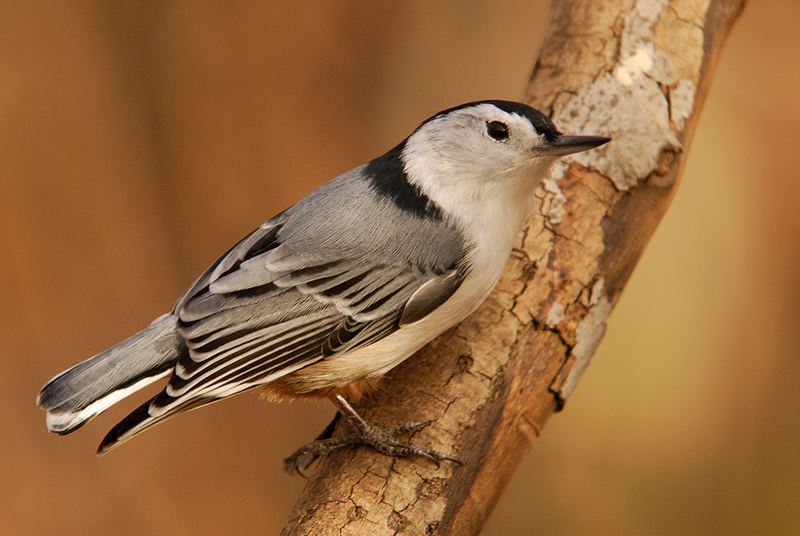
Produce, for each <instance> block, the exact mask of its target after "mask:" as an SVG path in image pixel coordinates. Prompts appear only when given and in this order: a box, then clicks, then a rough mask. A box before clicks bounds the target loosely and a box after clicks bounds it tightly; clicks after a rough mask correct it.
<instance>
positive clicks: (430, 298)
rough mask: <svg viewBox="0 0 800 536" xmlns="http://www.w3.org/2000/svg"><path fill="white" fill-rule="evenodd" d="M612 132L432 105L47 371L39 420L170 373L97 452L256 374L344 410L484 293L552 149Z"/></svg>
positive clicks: (500, 110) (89, 411)
mask: <svg viewBox="0 0 800 536" xmlns="http://www.w3.org/2000/svg"><path fill="white" fill-rule="evenodd" d="M607 141H609V139H608V138H604V137H598V136H567V135H563V134H561V133H559V132H558V130H557V129H556V128H555V126H554V125H553V123H552V122H551V121H550V120H549V119H548V118H547V117H546V116H545V115H544V114H542V113H541V112H539V111H537V110H534V109H533V108H531V107H529V106H526V105H524V104H520V103H516V102H509V101H500V100H488V101H479V102H471V103H468V104H464V105H461V106H457V107H455V108H450V109H448V110H445V111H443V112H440V113H438V114H436V115H434V116H433V117H431V118H430V119H428V120H426V121H425V122H423V123H422V124H421V125H420V126H419V127H418V128H417V129H416V130H415V131H414V132H413V133H412V134H411V135H410V136H409V137H408V138H406V139H405V140H404V141H402V142H401V143H400V144H399V145H397V146H396V147H394V148H393V149H391V150H390V151H389V152H387V153H386V154H384V155H383V156H380V157H378V158H376V159H374V160H372V161H370V162H369V163H367V164H364V165H361V166H359V167H356V168H354V169H352V170H350V171H348V172H346V173H343V174H342V175H340V176H338V177H336V178H335V179H333V180H331V181H330V182H328V183H326V184H324V185H323V186H321V187H319V188H318V189H316V190H315V191H313V192H311V193H310V194H309V195H308V196H307V197H305V198H304V199H302V200H301V201H299V202H298V203H297V204H296V205H294V206H292V207H291V208H289V209H287V210H285V211H284V212H282V213H280V214H279V215H277V216H275V217H274V218H272V219H271V220H269V221H268V222H266V223H265V224H263V225H261V226H260V227H259V228H258V229H256V230H255V231H253V232H252V233H251V234H249V235H248V236H247V237H245V238H244V239H243V240H242V241H240V242H239V243H238V244H236V245H235V246H233V248H231V249H230V250H229V251H228V252H227V253H225V254H224V255H223V256H222V257H221V258H220V259H219V260H217V262H215V263H214V264H212V265H211V267H209V268H208V270H206V271H205V273H203V274H202V275H201V276H200V277H199V278H198V279H197V280H196V281H195V282H194V283H193V284H192V285H191V287H189V290H187V291H186V293H185V294H184V295H183V296H181V298H180V299H179V300H178V302H177V304H176V305H175V307H174V308H173V309H172V312H170V313H169V314H165V315H163V316H161V317H159V318H157V319H156V320H155V321H154V322H153V323H152V324H151V325H150V326H149V327H147V328H146V329H144V330H143V331H141V332H139V333H137V334H136V335H133V336H132V337H130V338H129V339H126V340H124V341H122V342H120V343H119V344H117V345H116V346H113V347H112V348H110V349H108V350H106V351H104V352H102V353H100V354H98V355H96V356H94V357H92V358H91V359H88V360H87V361H84V362H83V363H80V364H78V365H75V366H74V367H72V368H70V369H68V370H66V371H64V372H62V373H61V374H59V375H58V376H56V377H55V378H53V379H52V380H50V381H49V382H48V383H47V384H46V385H45V386H44V387H43V388H42V390H41V392H40V393H39V397H38V398H37V404H38V405H39V406H40V407H42V408H43V409H45V410H47V427H48V429H50V430H51V431H53V432H56V433H59V434H66V433H69V432H71V431H73V430H75V429H76V428H78V427H79V426H81V425H82V424H84V423H85V422H86V421H88V420H89V419H91V418H93V417H94V416H96V415H97V414H99V413H100V412H102V411H104V410H105V409H107V408H108V407H110V406H111V405H112V404H114V403H116V402H118V401H119V400H121V399H122V398H124V397H126V396H127V395H129V394H130V393H132V392H134V391H136V390H138V389H140V388H142V387H144V386H145V385H147V384H150V383H152V382H154V381H156V380H158V379H159V378H163V377H166V376H168V377H169V381H168V383H167V385H166V387H165V388H164V390H163V391H161V392H160V393H159V394H157V395H156V396H155V397H153V398H152V399H151V400H149V401H148V402H146V403H144V404H143V405H142V406H140V407H139V408H138V409H136V410H135V411H133V413H131V414H130V415H129V416H128V417H126V418H125V419H124V420H122V422H120V423H119V424H117V425H116V426H115V427H114V428H112V429H111V431H110V432H109V433H108V435H107V436H106V437H105V439H104V440H103V441H102V443H101V444H100V447H99V448H98V452H100V453H102V452H106V451H108V450H110V449H111V448H113V447H115V446H116V445H118V444H120V443H122V442H123V441H126V440H128V439H130V438H131V437H133V436H135V435H136V434H138V433H139V432H141V431H143V430H145V429H147V428H149V427H150V426H152V425H154V424H156V423H158V422H160V421H162V420H164V419H166V418H167V417H170V416H172V415H175V414H177V413H180V412H182V411H186V410H189V409H193V408H197V407H200V406H203V405H205V404H209V403H211V402H214V401H217V400H220V399H222V398H225V397H228V396H231V395H234V394H237V393H240V392H242V391H246V390H249V389H253V388H256V387H258V388H262V389H265V390H266V392H267V393H268V394H269V395H270V396H272V397H274V398H276V399H282V398H293V397H298V396H328V397H332V398H333V399H334V401H335V402H336V403H337V406H338V407H339V408H340V410H343V411H348V412H349V411H350V409H349V405H347V403H346V401H344V400H343V399H342V398H341V395H344V396H347V397H353V396H356V395H357V394H358V393H359V392H360V390H361V389H362V387H363V385H364V382H369V381H370V380H373V379H376V378H378V377H380V376H381V375H383V374H384V373H386V372H387V371H388V370H390V369H391V368H392V367H394V366H396V365H397V364H398V363H400V362H401V361H403V360H404V359H406V358H407V357H409V356H410V355H412V354H413V353H414V352H415V351H417V350H418V349H419V348H420V347H422V346H423V345H425V344H426V343H427V342H429V341H430V340H431V339H433V338H434V337H436V336H437V335H438V334H440V333H442V332H443V331H445V330H446V329H448V328H450V327H451V326H453V325H454V324H456V323H458V322H459V321H461V320H462V319H463V318H464V317H466V316H467V315H468V314H470V313H471V312H472V311H474V310H475V308H477V307H478V305H480V303H481V302H483V300H484V299H485V298H486V297H487V296H488V295H489V293H490V292H491V290H492V288H493V287H494V286H495V284H496V283H497V280H498V279H499V277H500V273H501V271H502V269H503V267H504V265H505V263H506V260H507V258H508V256H509V254H510V252H511V249H512V245H513V242H514V239H515V237H516V235H517V233H518V231H519V229H520V226H521V225H522V223H523V221H524V219H525V217H526V215H527V213H528V210H529V209H530V206H531V204H532V201H533V199H534V197H535V196H534V195H533V193H534V189H535V188H536V186H537V185H538V184H539V183H540V181H542V180H543V179H544V178H546V177H547V174H548V171H549V168H550V166H551V164H552V163H553V162H554V161H555V159H556V158H557V157H559V156H561V155H565V154H570V153H574V152H578V151H583V150H586V149H591V148H593V147H597V146H599V145H602V144H604V143H606V142H607ZM337 397H338V398H337ZM342 404H344V406H345V407H344V409H343V406H342ZM362 423H363V421H362ZM379 450H381V449H379ZM384 451H386V452H389V453H396V454H403V453H414V454H422V455H429V457H433V458H434V459H444V458H448V456H445V455H440V454H439V453H435V452H434V451H426V450H425V449H417V450H413V449H412V450H411V451H401V450H391V449H389V450H388V451H387V450H385V449H384Z"/></svg>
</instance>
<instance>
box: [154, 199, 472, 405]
mask: <svg viewBox="0 0 800 536" xmlns="http://www.w3.org/2000/svg"><path fill="white" fill-rule="evenodd" d="M329 196H330V195H329V194H328V197H329ZM359 198H361V199H363V192H362V195H361V196H358V195H350V196H347V199H350V200H351V201H350V202H351V203H353V202H356V203H357V202H358V200H359ZM304 202H305V203H311V204H313V203H314V195H313V194H312V195H311V196H309V197H308V198H306V200H304ZM367 205H368V206H373V205H376V206H378V207H379V208H380V207H381V205H380V200H379V199H378V200H377V201H376V200H375V199H373V200H370V202H369V203H367ZM298 206H300V207H301V208H300V210H298V209H297V208H295V207H298ZM295 207H293V209H290V211H287V213H285V214H283V215H281V216H278V217H276V218H275V219H273V220H271V221H270V222H267V223H266V224H264V225H262V226H261V227H260V228H259V229H257V230H256V231H254V232H253V233H251V234H250V235H249V236H247V237H245V238H244V239H243V240H242V241H241V242H239V244H237V245H236V246H234V247H233V248H232V249H231V250H230V251H229V252H228V253H226V254H225V255H223V257H221V258H220V260H218V261H217V262H216V263H215V264H214V265H212V266H211V267H210V268H209V269H208V270H207V271H206V272H205V273H204V274H203V275H202V276H201V277H200V278H199V279H198V280H197V281H196V282H195V283H194V284H193V285H192V287H191V288H190V289H189V290H188V291H187V292H186V294H184V296H182V297H181V299H180V300H179V301H178V304H177V305H176V307H175V310H174V314H175V315H176V316H178V319H179V321H178V332H179V334H180V335H181V336H182V337H183V338H184V339H185V341H186V345H187V348H188V353H187V354H184V355H183V356H182V357H181V358H180V359H179V361H178V363H177V365H176V368H175V371H174V373H173V375H172V377H171V378H170V381H169V384H168V385H167V387H166V388H165V390H164V391H163V392H162V393H161V394H159V395H158V396H156V397H155V399H154V400H153V402H152V404H151V405H150V414H151V416H152V417H156V418H159V417H161V418H163V417H165V416H167V414H171V413H174V412H175V411H177V410H178V409H185V408H187V407H193V406H197V405H201V404H205V403H208V402H211V401H213V400H216V399H219V398H222V397H226V396H230V395H232V394H235V393H237V392H240V391H243V390H246V389H249V388H251V387H254V386H257V385H261V384H264V383H266V382H269V381H272V380H274V379H277V378H280V377H282V376H284V375H286V374H289V373H291V372H293V371H295V370H298V369H300V368H302V367H305V366H308V365H310V364H312V363H314V362H316V361H319V360H321V359H330V358H335V357H336V356H338V355H341V354H344V353H346V352H349V351H352V350H354V349H357V348H361V347H363V346H366V345H368V344H371V343H373V342H375V341H377V340H379V339H381V338H383V337H386V336H387V335H389V334H391V333H392V332H394V331H396V330H397V329H399V328H400V327H401V326H402V325H405V324H409V323H412V322H415V321H417V320H420V319H421V318H424V317H425V316H426V315H427V314H428V313H430V312H431V311H433V310H434V309H436V308H437V307H438V306H439V305H441V304H442V303H443V302H444V301H446V300H447V298H449V297H450V296H451V295H452V294H453V293H454V292H455V291H456V290H457V289H458V287H459V286H460V284H461V282H462V281H463V279H464V276H465V272H464V270H463V268H462V265H461V261H462V260H463V253H462V248H463V242H462V241H461V239H460V235H458V234H457V233H453V232H452V229H450V228H448V227H446V226H445V225H444V224H441V223H440V224H438V226H434V227H433V228H431V229H430V230H429V231H430V234H429V235H428V236H427V237H426V236H424V234H425V233H423V236H422V239H421V240H422V241H424V242H425V244H422V243H417V244H414V243H411V244H408V243H406V244H404V246H405V247H406V248H407V249H406V253H405V254H398V253H395V252H396V251H398V250H399V251H401V252H402V251H403V250H402V247H403V245H400V246H398V245H397V244H396V243H395V241H396V240H398V239H402V233H403V232H404V229H408V227H409V225H412V226H413V225H417V228H418V229H419V227H420V225H419V220H418V219H416V220H417V221H414V222H411V221H391V220H390V221H389V223H388V224H386V225H384V226H383V228H377V227H376V228H375V229H374V230H373V231H372V232H373V233H375V234H373V235H369V233H367V234H366V235H362V236H359V237H355V238H358V239H359V240H354V239H353V237H348V236H346V235H347V233H342V232H341V230H340V231H338V232H337V230H336V229H331V228H325V227H326V226H327V227H331V226H336V225H344V226H348V225H349V223H348V222H337V221H336V220H335V218H331V217H325V218H323V219H322V221H319V219H318V220H317V221H316V222H314V223H313V224H312V223H309V222H303V221H301V220H300V219H299V218H298V214H303V213H306V214H307V213H308V212H304V208H303V207H302V205H296V206H295ZM358 208H359V207H357V206H349V207H344V209H345V210H343V211H341V212H342V213H344V214H353V213H354V211H357V210H358ZM362 208H363V207H362ZM383 208H385V207H383ZM317 209H319V207H317ZM305 210H308V207H306V208H305ZM292 211H294V212H292ZM316 212H317V213H319V210H317V211H316ZM359 217H363V212H362V213H360V214H359ZM402 217H406V216H405V215H402ZM408 218H411V216H408ZM384 223H386V222H385V221H384ZM425 225H429V222H428V223H425ZM387 227H388V228H387ZM422 230H423V231H425V230H428V229H426V228H425V226H424V225H423V226H422ZM320 236H326V237H331V236H333V237H337V240H338V241H339V242H338V243H336V244H330V241H322V240H320V239H319V238H318V237H320ZM382 241H383V242H382ZM387 241H391V242H392V243H391V244H388V243H387ZM423 247H429V248H433V250H435V251H433V250H432V251H431V252H425V251H422V250H421V248H423ZM337 253H338V254H337Z"/></svg>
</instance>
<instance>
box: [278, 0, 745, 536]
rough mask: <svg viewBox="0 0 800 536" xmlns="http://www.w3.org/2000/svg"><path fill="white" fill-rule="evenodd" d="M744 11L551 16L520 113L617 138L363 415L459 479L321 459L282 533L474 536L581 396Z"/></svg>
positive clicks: (592, 7)
mask: <svg viewBox="0 0 800 536" xmlns="http://www.w3.org/2000/svg"><path fill="white" fill-rule="evenodd" d="M743 5H744V0H669V1H667V0H604V1H598V0H570V1H563V2H554V3H553V14H552V19H551V22H550V26H549V28H548V35H547V37H546V39H545V42H544V44H543V45H542V49H541V51H540V54H539V58H538V61H537V62H536V66H535V68H534V70H533V73H532V75H531V78H530V82H529V85H528V88H527V91H526V95H525V100H526V101H527V102H529V103H530V104H531V105H533V106H534V107H536V108H539V109H541V110H544V111H547V112H549V113H550V115H551V117H552V118H553V120H554V122H555V124H556V125H558V126H559V128H561V129H562V130H563V131H564V132H568V133H586V134H598V135H611V136H612V137H613V138H614V139H613V141H612V142H611V143H610V144H608V145H606V146H605V147H604V148H602V149H600V150H596V151H590V152H587V153H581V154H578V155H575V157H574V158H571V159H565V161H564V162H563V163H561V164H559V166H558V167H556V168H555V169H554V178H555V179H559V180H553V181H548V182H546V183H545V185H543V187H542V188H541V189H540V191H539V193H538V197H539V199H540V202H539V203H538V206H537V207H536V209H535V210H534V213H533V214H531V216H530V218H529V220H528V222H527V224H526V227H525V228H524V229H523V230H522V232H521V233H520V236H519V244H518V247H519V251H518V252H516V253H515V254H514V255H512V258H511V260H510V261H509V263H508V265H507V267H506V270H505V272H504V274H503V277H502V279H501V281H500V283H499V284H498V285H497V288H496V289H495V291H494V293H493V294H492V295H491V296H490V298H489V299H488V300H487V301H486V303H484V304H483V306H481V308H480V309H479V310H478V311H477V312H476V313H475V314H473V315H472V316H471V317H470V318H468V319H467V320H466V321H464V322H463V323H462V324H461V325H460V326H458V327H457V328H455V329H453V330H451V331H449V332H448V333H446V334H444V335H442V336H441V337H439V338H438V339H436V340H435V341H433V342H432V343H431V344H429V345H428V346H427V347H426V348H424V349H423V350H421V351H420V352H419V353H418V355H416V356H415V357H414V358H413V359H410V360H408V361H406V362H405V363H403V364H402V365H400V366H399V367H397V368H396V369H395V370H393V371H392V372H391V373H390V374H389V375H388V377H387V378H386V379H385V380H384V382H383V384H382V388H381V389H380V390H379V391H378V392H376V393H374V394H373V395H372V396H370V397H368V398H366V399H364V400H363V401H362V402H361V403H360V404H359V405H358V409H359V411H360V412H361V413H362V415H364V417H365V418H367V419H368V420H370V421H371V422H375V423H378V424H383V425H387V426H394V425H397V424H399V423H402V422H405V421H407V420H423V419H434V420H435V422H434V423H433V424H431V425H430V426H428V427H427V428H426V429H424V430H422V431H420V432H417V433H416V434H415V437H414V438H413V439H414V441H415V442H417V443H419V444H420V445H424V446H429V447H432V448H435V449H439V450H442V451H443V452H446V453H451V454H453V455H455V456H457V457H458V458H459V459H461V460H462V461H463V462H464V465H462V466H456V465H454V464H450V463H443V464H442V465H441V466H440V467H438V468H437V467H435V466H434V465H433V464H431V463H429V462H427V461H425V460H420V459H395V458H390V457H386V456H383V455H380V454H377V453H375V452H373V451H371V450H369V449H365V448H361V449H355V450H343V451H340V452H336V453H333V454H331V455H330V456H328V457H327V458H325V459H323V460H322V461H321V462H320V466H319V467H318V468H317V470H316V472H315V473H314V474H313V476H311V478H310V479H309V481H308V483H307V485H306V487H305V489H304V491H303V494H302V496H301V497H300V499H299V500H298V502H297V504H296V505H295V508H294V510H293V511H292V513H291V515H290V518H289V523H288V525H287V526H286V527H285V528H284V531H283V534H284V535H286V536H290V535H299V534H315V535H327V534H379V535H380V534H387V535H388V534H409V535H410V534H458V535H463V534H476V533H478V532H479V531H480V529H481V527H482V526H483V523H484V522H485V520H486V518H487V516H488V515H489V513H490V512H491V510H492V508H493V507H494V505H495V503H496V502H497V499H498V498H499V496H500V494H501V493H502V491H503V489H504V488H505V485H506V484H507V483H508V481H509V480H510V478H511V477H512V475H513V474H514V472H515V470H516V469H517V467H518V465H519V463H520V462H521V461H522V459H523V457H524V456H525V454H526V453H527V452H528V451H529V450H530V448H531V446H532V444H533V443H534V441H535V439H536V438H537V437H538V436H539V434H540V433H541V431H542V428H543V427H544V425H545V423H546V422H547V420H548V418H549V417H550V415H551V414H552V413H553V412H554V411H556V410H557V409H559V408H560V407H561V406H562V405H563V402H564V401H565V400H566V399H567V398H568V397H569V395H570V393H571V392H572V391H573V390H574V388H575V386H576V384H577V382H578V380H579V379H580V376H581V374H582V372H583V370H584V369H585V368H586V366H587V365H588V363H589V360H590V359H591V357H592V355H593V354H594V351H595V349H596V348H597V346H598V344H599V343H600V339H601V338H602V336H603V333H604V331H605V325H606V320H607V318H608V316H609V314H610V313H611V310H612V309H613V307H614V304H615V303H616V302H617V300H618V298H619V296H620V293H621V292H622V289H623V287H624V285H625V283H626V282H627V280H628V277H629V276H630V274H631V272H632V270H633V268H634V266H635V265H636V262H637V261H638V259H639V257H640V255H641V254H642V251H643V250H644V247H645V245H646V244H647V241H648V240H649V239H650V236H651V235H652V233H653V231H654V230H655V227H656V225H657V224H658V222H659V221H660V220H661V217H662V216H663V214H664V212H665V211H666V209H667V206H668V204H669V202H670V199H671V198H672V194H673V193H674V191H675V187H676V186H677V182H678V178H679V176H680V173H681V170H682V168H683V164H684V162H685V158H686V153H687V149H688V146H689V143H690V141H691V138H692V134H693V132H694V128H695V125H696V124H697V119H698V117H699V114H700V110H701V109H702V105H703V101H704V99H705V96H706V94H707V92H708V88H709V85H710V83H711V78H712V76H711V75H712V73H713V70H714V66H715V64H716V61H717V58H718V56H719V53H720V50H721V47H722V44H723V41H724V40H725V37H726V36H727V34H728V32H729V30H730V28H731V26H732V24H733V23H734V21H735V20H736V18H737V17H738V16H739V14H740V12H741V10H742V8H743Z"/></svg>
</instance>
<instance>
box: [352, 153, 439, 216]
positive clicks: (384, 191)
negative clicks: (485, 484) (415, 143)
mask: <svg viewBox="0 0 800 536" xmlns="http://www.w3.org/2000/svg"><path fill="white" fill-rule="evenodd" d="M404 147H405V141H404V142H403V143H401V144H400V145H398V146H397V147H395V148H394V149H392V150H391V151H389V152H388V153H386V154H384V155H383V156H379V157H378V158H376V159H375V160H372V161H371V162H370V163H369V164H367V167H366V168H365V169H364V174H365V175H366V176H367V178H368V179H369V180H370V181H371V183H372V187H373V188H374V190H375V192H377V193H378V195H381V196H383V197H386V198H388V199H390V200H391V201H392V202H393V203H394V204H395V205H397V207H398V208H400V209H401V210H404V211H405V212H408V213H411V214H413V215H414V216H416V217H418V218H431V219H435V220H441V219H442V211H441V209H440V208H439V207H438V206H437V205H436V204H435V203H434V202H433V201H431V199H430V198H429V197H428V196H426V195H425V194H424V193H422V190H420V189H419V188H418V187H417V186H415V185H413V184H411V183H410V182H409V181H408V175H406V171H405V169H404V168H403V160H402V158H401V157H402V154H403V148H404Z"/></svg>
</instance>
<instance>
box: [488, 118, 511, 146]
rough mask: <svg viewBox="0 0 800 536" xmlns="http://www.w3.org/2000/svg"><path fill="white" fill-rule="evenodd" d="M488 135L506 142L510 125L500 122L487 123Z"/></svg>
mask: <svg viewBox="0 0 800 536" xmlns="http://www.w3.org/2000/svg"><path fill="white" fill-rule="evenodd" d="M486 133H487V134H489V136H490V137H491V138H492V139H495V140H497V141H503V140H506V139H508V125H506V124H505V123H502V122H500V121H489V122H488V123H486Z"/></svg>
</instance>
